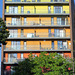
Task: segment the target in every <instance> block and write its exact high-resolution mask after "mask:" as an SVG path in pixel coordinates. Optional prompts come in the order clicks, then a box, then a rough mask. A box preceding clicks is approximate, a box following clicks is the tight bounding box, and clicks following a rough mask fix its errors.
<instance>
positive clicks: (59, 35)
mask: <svg viewBox="0 0 75 75" xmlns="http://www.w3.org/2000/svg"><path fill="white" fill-rule="evenodd" d="M41 37H42V38H43V37H55V38H65V37H70V33H67V32H66V33H65V32H63V33H61V32H58V33H44V32H40V33H10V35H9V38H41Z"/></svg>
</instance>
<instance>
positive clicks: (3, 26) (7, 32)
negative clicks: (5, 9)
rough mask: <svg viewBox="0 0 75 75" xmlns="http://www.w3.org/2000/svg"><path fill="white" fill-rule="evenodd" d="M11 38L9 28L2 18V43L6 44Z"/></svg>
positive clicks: (0, 33)
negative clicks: (8, 38) (9, 37)
mask: <svg viewBox="0 0 75 75" xmlns="http://www.w3.org/2000/svg"><path fill="white" fill-rule="evenodd" d="M8 36H9V31H7V27H6V24H5V22H4V21H3V20H2V18H0V43H2V44H5V41H6V39H7V37H8Z"/></svg>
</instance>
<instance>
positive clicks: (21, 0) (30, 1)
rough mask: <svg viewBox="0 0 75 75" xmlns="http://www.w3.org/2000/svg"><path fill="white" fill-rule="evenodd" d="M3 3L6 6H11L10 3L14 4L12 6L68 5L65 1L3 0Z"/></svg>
mask: <svg viewBox="0 0 75 75" xmlns="http://www.w3.org/2000/svg"><path fill="white" fill-rule="evenodd" d="M5 3H6V4H9V3H10V4H12V3H14V4H17V3H18V4H21V3H22V4H44V3H45V4H49V3H50V4H51V3H54V4H56V3H60V4H69V1H66V0H51V1H49V0H10V1H8V0H5Z"/></svg>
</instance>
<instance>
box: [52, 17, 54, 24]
mask: <svg viewBox="0 0 75 75" xmlns="http://www.w3.org/2000/svg"><path fill="white" fill-rule="evenodd" d="M51 25H54V19H53V17H51Z"/></svg>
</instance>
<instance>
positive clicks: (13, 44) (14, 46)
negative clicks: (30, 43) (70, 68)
mask: <svg viewBox="0 0 75 75" xmlns="http://www.w3.org/2000/svg"><path fill="white" fill-rule="evenodd" d="M11 47H12V49H14V50H20V41H11Z"/></svg>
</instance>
